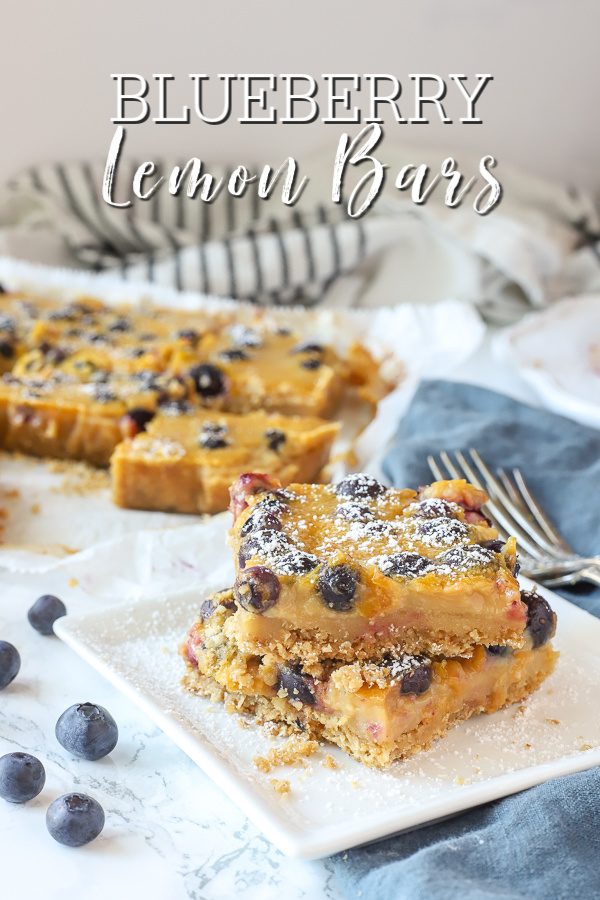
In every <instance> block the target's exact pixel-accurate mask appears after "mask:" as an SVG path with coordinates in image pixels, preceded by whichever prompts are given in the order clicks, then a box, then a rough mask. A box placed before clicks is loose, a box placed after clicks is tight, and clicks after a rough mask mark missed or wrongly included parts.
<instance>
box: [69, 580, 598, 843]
mask: <svg viewBox="0 0 600 900" xmlns="http://www.w3.org/2000/svg"><path fill="white" fill-rule="evenodd" d="M523 581H524V583H526V584H527V582H526V580H525V579H524V580H523ZM222 586H223V585H210V586H209V585H205V586H204V589H203V590H202V591H201V592H200V591H195V592H194V593H193V594H192V593H190V592H186V593H181V594H177V595H175V596H171V597H167V598H166V599H159V600H156V599H154V600H141V601H138V602H129V603H127V604H122V605H120V606H111V607H108V608H105V609H103V610H101V611H98V612H93V613H86V614H85V615H79V616H67V617H65V618H62V619H59V620H58V621H57V622H56V624H55V631H56V633H57V634H58V636H59V637H60V638H61V639H62V640H63V641H65V642H66V643H68V644H70V646H71V647H73V649H74V650H76V651H77V653H79V654H81V656H83V657H84V658H85V659H87V660H88V661H89V662H90V663H91V664H92V665H93V666H94V667H95V668H96V669H98V670H99V671H100V672H101V673H102V674H104V675H105V676H106V677H107V678H108V679H109V680H110V681H111V682H112V683H113V684H114V685H116V686H117V687H118V688H119V689H120V690H122V691H123V692H124V693H125V694H127V695H128V696H129V697H130V698H131V699H132V700H133V701H134V702H135V703H136V704H137V705H138V706H139V707H140V708H141V709H143V710H144V711H145V712H146V713H147V714H148V715H149V716H150V717H151V718H152V719H153V720H154V721H155V722H156V723H157V724H158V725H159V726H160V728H161V729H162V730H163V731H164V732H165V733H166V734H168V735H169V736H170V737H171V738H172V739H173V740H174V741H175V742H176V743H177V744H178V745H179V746H180V747H181V748H182V749H183V750H184V751H185V752H186V753H187V754H188V755H189V756H190V757H191V758H192V759H193V760H195V761H196V762H197V763H198V765H199V766H200V767H201V768H202V769H203V770H204V771H205V772H206V773H207V774H208V775H210V776H211V778H213V779H214V780H215V781H216V782H217V783H218V784H219V785H220V786H221V788H222V789H223V790H224V791H225V792H226V793H227V794H228V795H229V797H231V799H232V800H234V802H236V803H237V804H238V805H239V806H240V807H241V809H242V810H243V811H244V812H245V813H246V815H247V816H248V817H249V818H250V819H252V821H253V822H254V823H255V824H256V825H257V826H258V827H259V828H260V829H261V830H262V831H263V833H264V834H265V836H266V837H267V838H268V839H269V840H270V841H272V842H273V843H274V844H275V845H276V846H278V847H279V848H280V849H281V850H282V851H283V852H284V853H287V854H289V855H292V856H298V857H304V858H308V859H310V858H318V857H322V856H328V855H329V854H331V853H335V852H337V851H339V850H344V849H347V848H349V847H353V846H356V845H358V844H365V843H368V842H370V841H375V840H377V839H379V838H383V837H385V836H388V835H392V834H395V833H397V832H400V831H405V830H408V829H412V828H416V827H418V826H420V825H424V824H426V823H428V822H432V821H434V820H436V819H440V818H443V817H446V816H450V815H453V814H456V813H459V812H461V811H462V810H466V809H469V808H471V807H473V806H477V805H478V804H480V803H485V802H488V801H490V800H494V799H497V798H498V797H504V796H506V795H507V794H511V793H514V792H516V791H520V790H523V789H524V788H528V787H531V786H532V785H535V784H538V783H540V782H542V781H546V780H548V779H550V778H556V777H557V776H560V775H567V774H569V773H571V772H578V771H581V770H583V769H587V768H590V767H591V766H594V765H598V764H600V717H599V716H598V714H597V702H598V695H599V692H600V621H599V620H598V619H596V618H594V617H593V616H590V615H589V614H588V613H586V612H584V611H582V610H580V609H578V608H577V607H576V606H573V605H572V604H571V603H568V602H567V601H566V600H563V599H561V598H560V597H558V596H557V595H556V594H552V593H551V592H549V591H542V593H544V594H545V595H546V596H547V597H548V599H549V601H550V603H551V605H552V606H553V608H554V609H555V611H556V613H557V616H558V623H559V625H558V631H557V635H556V638H555V645H556V647H557V649H559V650H560V651H561V657H560V660H559V662H558V665H557V668H556V671H555V672H554V674H553V675H552V676H551V677H550V678H549V679H548V681H546V682H545V683H544V685H543V686H542V688H541V689H540V690H539V691H538V692H537V693H536V694H534V695H533V696H532V697H531V698H530V699H529V700H527V701H526V702H525V703H524V704H522V705H520V706H516V705H515V706H512V707H509V708H508V709H506V710H501V711H500V712H498V713H495V714H494V715H493V716H486V715H481V716H477V717H476V718H473V719H471V720H469V721H468V722H464V723H463V724H461V725H459V726H458V727H457V728H454V729H453V730H452V731H451V732H450V733H449V735H448V736H447V737H445V738H443V739H442V740H440V741H437V742H436V743H435V745H434V746H433V748H432V749H431V750H429V751H428V752H426V753H421V754H418V755H417V756H415V757H413V758H411V759H409V760H406V761H401V762H398V763H395V764H394V765H393V766H392V767H391V769H389V770H388V771H379V770H373V769H367V768H366V767H364V766H362V765H361V764H360V763H358V762H356V761H355V760H353V759H352V758H350V757H349V756H347V755H346V754H345V753H343V752H342V751H341V750H339V749H338V748H336V747H331V746H329V745H324V746H323V747H322V748H321V749H320V750H319V751H318V753H316V754H314V755H313V756H311V757H309V758H308V759H307V760H306V761H305V764H304V765H298V764H297V765H294V766H287V767H283V768H282V767H279V768H277V769H273V770H271V772H269V773H263V772H261V771H259V770H258V769H257V768H256V767H255V765H254V764H253V758H254V756H255V755H257V754H259V755H264V754H265V753H266V752H267V750H268V749H269V748H270V747H272V746H273V742H272V739H271V738H268V737H266V736H265V735H264V734H263V732H262V730H261V729H260V728H257V727H255V726H253V725H248V723H247V722H243V721H242V720H241V719H240V717H239V716H238V715H229V714H228V713H227V712H226V711H225V709H224V707H223V706H222V705H221V704H218V703H216V704H212V703H211V702H210V700H209V699H207V698H203V697H196V696H192V695H190V694H186V693H185V692H184V691H183V689H182V688H181V686H180V678H181V676H182V675H183V672H184V665H183V662H182V660H181V659H180V657H179V656H178V655H177V646H178V644H179V642H180V641H181V640H182V639H183V637H184V635H185V633H186V631H187V629H188V628H189V626H190V625H191V623H192V621H193V619H194V618H195V616H196V614H197V611H198V609H199V606H200V604H201V602H202V600H203V599H204V598H205V597H206V596H208V594H209V593H211V592H212V591H213V590H214V589H215V587H216V588H219V587H222ZM244 726H246V727H244ZM328 754H331V756H332V757H333V758H334V760H335V763H336V764H337V767H336V768H335V769H331V768H328V767H326V766H324V765H323V764H322V763H323V762H324V761H325V758H326V756H327V755H328ZM164 774H165V777H168V773H167V772H165V773H164ZM273 779H277V780H279V781H281V780H284V779H285V780H288V781H289V782H290V791H289V794H288V795H287V797H286V798H283V797H282V795H281V794H279V793H277V792H276V790H275V787H274V785H273V781H272V780H273Z"/></svg>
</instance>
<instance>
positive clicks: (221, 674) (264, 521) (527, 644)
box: [180, 475, 558, 766]
mask: <svg viewBox="0 0 600 900" xmlns="http://www.w3.org/2000/svg"><path fill="white" fill-rule="evenodd" d="M231 493H232V504H231V507H232V511H233V515H234V525H233V529H232V532H231V540H232V547H233V552H234V559H235V570H236V578H235V584H234V586H233V588H232V589H229V590H223V591H221V592H219V593H217V594H214V595H213V596H212V597H210V598H209V599H208V600H206V601H205V602H204V603H203V605H202V607H201V609H200V614H199V617H198V618H197V620H196V621H195V622H194V623H193V625H192V627H191V629H190V631H189V633H188V635H187V638H186V639H185V641H184V642H183V644H182V646H181V649H180V652H181V654H182V656H183V658H184V660H185V661H186V664H187V674H186V675H185V677H184V685H185V686H186V688H187V689H189V690H190V691H195V692H198V693H201V694H209V695H211V696H215V695H216V696H217V697H219V698H221V699H226V700H228V701H229V703H228V708H229V709H238V710H241V711H246V712H250V713H253V714H255V715H256V717H257V718H258V719H259V720H260V721H271V722H278V723H282V724H283V725H285V726H286V727H289V728H292V729H293V728H296V729H300V730H302V731H304V732H307V733H308V734H310V735H311V736H313V737H317V738H325V739H327V740H329V741H332V742H333V743H335V744H338V745H339V746H340V747H342V748H344V749H345V750H346V751H348V752H349V753H351V754H352V755H353V756H355V757H356V758H357V759H359V760H361V761H362V762H364V763H366V764H368V765H373V766H387V765H389V764H390V763H391V762H392V761H393V760H395V759H398V758H400V757H404V756H407V755H409V754H412V753H415V752H417V751H419V750H421V749H425V748H427V747H428V746H429V745H430V743H431V741H432V740H433V739H434V738H436V737H438V736H440V735H443V734H444V733H445V732H446V731H447V730H448V728H450V727H451V726H452V725H454V724H456V723H457V722H460V721H462V720H464V719H467V718H468V717H469V716H472V715H474V714H476V713H479V712H487V713H491V712H494V711H496V710H498V709H500V708H501V707H503V706H505V705H507V704H509V703H512V702H515V701H520V700H523V699H524V698H525V697H526V696H527V695H528V694H530V693H531V692H532V691H534V690H535V689H536V688H538V687H539V686H540V684H541V683H542V681H543V680H544V679H545V678H546V677H547V676H548V675H549V674H550V673H551V672H552V670H553V668H554V665H555V662H556V659H557V656H558V654H557V653H556V652H555V651H554V650H553V649H552V646H551V643H550V639H551V637H552V636H553V634H554V630H555V615H554V613H553V612H552V610H551V609H550V607H549V605H548V603H547V602H546V601H545V600H544V599H543V598H542V597H540V596H538V595H537V594H535V593H528V592H522V591H520V589H519V585H518V583H517V581H516V578H515V575H516V570H517V565H518V564H517V560H516V545H515V540H514V539H509V540H508V541H507V542H506V543H503V542H502V541H500V540H499V539H498V534H497V532H496V531H495V530H494V529H493V528H491V527H490V525H489V522H488V520H487V519H486V518H485V516H484V515H483V514H482V513H481V507H482V505H483V504H484V502H485V501H486V500H487V497H486V495H485V494H484V493H483V491H480V490H478V489H477V488H475V487H474V486H473V485H470V484H468V483H466V482H465V481H462V480H455V481H439V482H435V483H434V484H432V485H430V486H428V487H425V488H421V489H420V491H419V492H418V493H416V492H414V491H411V490H398V489H394V488H386V487H385V486H384V485H383V484H381V483H380V482H378V481H377V480H375V479H374V478H372V477H370V476H367V475H349V476H347V477H346V478H345V479H344V480H343V481H341V482H339V483H338V484H334V485H314V484H292V485H290V486H288V487H287V488H285V489H282V488H281V487H280V486H278V485H277V483H276V482H274V481H273V479H271V478H269V477H266V476H261V475H243V476H241V477H240V478H239V479H238V481H237V483H236V484H235V485H234V487H233V488H232V492H231Z"/></svg>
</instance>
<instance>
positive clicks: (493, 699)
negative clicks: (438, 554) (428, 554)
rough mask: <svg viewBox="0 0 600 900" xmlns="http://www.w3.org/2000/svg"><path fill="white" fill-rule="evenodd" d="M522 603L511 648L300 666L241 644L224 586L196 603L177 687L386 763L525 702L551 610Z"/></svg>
mask: <svg viewBox="0 0 600 900" xmlns="http://www.w3.org/2000/svg"><path fill="white" fill-rule="evenodd" d="M522 599H523V604H524V606H525V608H526V610H527V627H526V630H525V634H524V639H523V644H522V646H521V647H520V648H519V649H515V648H513V647H510V646H497V645H496V646H494V645H491V646H482V645H478V646H476V647H475V648H474V650H473V652H472V654H471V656H469V657H450V658H448V657H443V656H438V655H431V654H425V653H423V654H418V655H415V654H410V653H406V652H404V651H403V649H402V648H401V647H396V648H394V649H391V650H389V651H388V652H387V653H386V654H385V655H383V656H382V657H380V658H378V659H376V660H355V661H354V662H348V661H342V660H335V659H322V660H312V661H310V662H306V661H303V660H295V661H292V660H289V659H283V658H282V657H281V656H279V655H278V654H277V653H271V652H265V653H263V654H252V653H248V652H246V651H244V650H243V649H241V648H240V646H239V644H238V643H237V641H236V636H235V627H233V625H234V620H235V617H236V615H237V614H238V611H239V606H238V602H237V600H236V598H235V595H234V592H233V591H232V590H228V591H221V592H219V593H217V594H215V595H213V596H212V597H210V598H209V599H208V600H206V601H205V602H204V603H203V604H202V607H201V609H200V615H199V617H198V619H197V620H196V621H195V622H194V623H193V625H192V627H191V629H190V631H189V633H188V635H187V637H186V639H185V640H184V642H183V644H182V645H181V648H180V653H181V655H182V656H183V658H184V660H185V662H186V668H187V671H186V674H185V676H184V679H183V684H184V686H185V688H186V689H187V690H189V691H191V692H195V693H199V694H205V695H209V696H211V697H213V698H215V699H221V700H227V701H229V702H228V708H229V709H230V710H232V711H233V710H237V711H239V712H246V713H250V714H252V715H254V716H255V717H256V719H257V721H258V722H278V723H284V725H285V726H287V727H289V728H291V729H298V730H300V731H302V732H304V734H305V736H308V737H312V738H315V739H324V740H328V741H331V742H332V743H334V744H337V745H338V746H340V747H341V748H342V749H344V750H346V751H347V752H348V753H350V754H351V755H352V756H354V757H355V758H356V759H358V760H360V761H361V762H363V763H365V764H367V765H370V766H380V767H386V766H388V765H389V764H390V763H391V762H393V761H394V760H396V759H400V758H403V757H406V756H410V755H411V754H413V753H416V752H418V751H420V750H424V749H427V748H428V747H429V746H430V745H431V743H432V741H433V740H434V739H435V738H437V737H440V736H442V735H444V734H445V733H446V732H447V731H448V729H449V728H451V727H452V726H453V725H456V724H458V723H459V722H461V721H464V720H465V719H468V718H469V717H470V716H473V715H476V714H478V713H483V712H485V713H493V712H496V710H498V709H501V708H502V707H504V706H506V705H508V704H510V703H514V702H516V701H521V700H524V699H525V698H526V697H527V696H528V695H529V694H530V693H531V692H532V691H534V690H536V689H537V688H538V687H539V686H540V684H541V683H542V682H543V681H544V679H545V678H547V677H548V675H550V673H551V672H552V671H553V669H554V666H555V664H556V659H557V657H558V654H557V653H556V652H555V651H554V650H553V649H552V645H551V643H550V638H551V637H552V635H553V633H554V629H555V616H554V614H553V612H552V610H551V609H550V607H549V606H548V604H547V602H546V601H545V600H544V599H543V598H541V597H539V596H537V595H536V594H533V593H526V592H523V594H522Z"/></svg>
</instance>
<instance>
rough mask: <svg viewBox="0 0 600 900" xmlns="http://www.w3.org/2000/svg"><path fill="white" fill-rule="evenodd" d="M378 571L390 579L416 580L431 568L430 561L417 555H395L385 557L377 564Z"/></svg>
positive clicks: (407, 553)
mask: <svg viewBox="0 0 600 900" xmlns="http://www.w3.org/2000/svg"><path fill="white" fill-rule="evenodd" d="M378 565H379V571H380V572H382V573H383V574H384V575H389V576H390V578H418V577H419V575H423V574H424V573H425V572H427V571H428V569H429V568H430V567H431V560H430V559H427V557H426V556H419V554H418V553H409V552H406V553H397V554H396V555H395V556H386V557H385V558H384V559H381V560H380V561H379V563H378Z"/></svg>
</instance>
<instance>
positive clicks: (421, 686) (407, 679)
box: [400, 662, 431, 694]
mask: <svg viewBox="0 0 600 900" xmlns="http://www.w3.org/2000/svg"><path fill="white" fill-rule="evenodd" d="M430 684H431V663H429V662H423V663H422V664H421V665H418V666H416V668H414V669H413V670H412V672H407V673H406V675H403V676H402V687H401V688H400V693H401V694H424V693H425V691H426V690H428V689H429V686H430Z"/></svg>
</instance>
